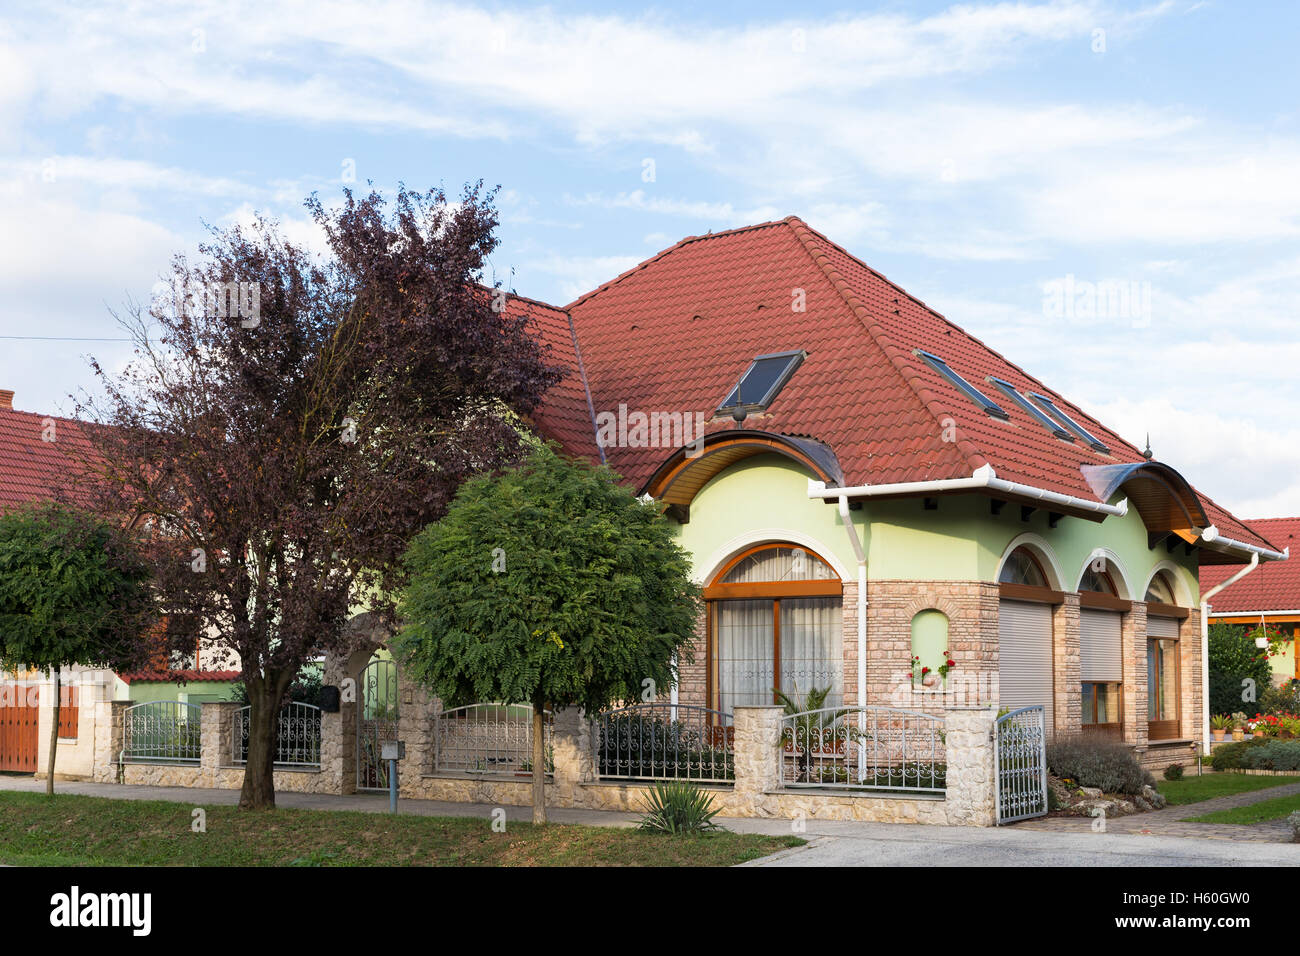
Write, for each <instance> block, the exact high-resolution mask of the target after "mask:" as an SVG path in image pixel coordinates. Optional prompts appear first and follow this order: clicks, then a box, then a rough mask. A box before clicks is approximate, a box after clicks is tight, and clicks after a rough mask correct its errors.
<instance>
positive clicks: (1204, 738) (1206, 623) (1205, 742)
mask: <svg viewBox="0 0 1300 956" xmlns="http://www.w3.org/2000/svg"><path fill="white" fill-rule="evenodd" d="M1206 530H1213V528H1209V529H1206ZM1210 540H1213V539H1212V538H1211V539H1210ZM1220 540H1224V539H1220ZM1261 550H1263V549H1260V548H1256V549H1255V553H1254V554H1252V555H1251V556H1250V564H1248V565H1246V566H1245V567H1244V568H1242V569H1241V570H1240V571H1238V572H1237V573H1236V574H1234V575H1233V576H1232V577H1230V578H1228V580H1226V581H1224V582H1223V583H1222V584H1216V585H1215V586H1214V587H1212V588H1210V590H1208V591H1206V592H1205V593H1204V594H1202V595H1201V753H1203V754H1208V753H1209V752H1210V598H1212V597H1214V596H1215V595H1216V594H1218V593H1219V592H1220V591H1222V590H1223V589H1224V588H1226V587H1227V586H1228V585H1230V584H1236V583H1237V582H1238V581H1240V580H1241V579H1242V578H1244V577H1245V576H1246V575H1248V574H1250V572H1251V571H1254V570H1255V569H1256V568H1257V567H1259V552H1260V551H1261ZM1290 550H1291V549H1290V548H1287V552H1288V553H1289V552H1290ZM1274 553H1275V554H1276V552H1274Z"/></svg>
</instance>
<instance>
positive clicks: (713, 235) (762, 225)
mask: <svg viewBox="0 0 1300 956" xmlns="http://www.w3.org/2000/svg"><path fill="white" fill-rule="evenodd" d="M790 218H792V217H786V218H785V219H773V220H772V221H770V222H758V223H754V224H753V225H749V226H737V227H736V228H735V229H723V230H721V231H720V232H709V233H705V234H704V235H702V236H687V237H686V238H684V239H679V240H678V241H677V242H675V243H673V244H672V245H671V246H669V247H668V248H667V249H662V250H660V251H659V252H656V253H655V254H654V255H653V256H651V257H650V258H649V259H645V260H643V261H641V262H638V263H637V264H636V265H634V266H633V267H632V268H631V269H627V270H625V271H623V272H620V273H619V274H618V275H616V276H614V278H612V279H610V280H609V281H608V282H602V283H601V284H600V285H598V286H596V288H594V289H592V290H591V291H590V292H584V293H583V294H582V295H580V296H578V298H576V299H574V300H573V301H572V302H570V303H569V304H568V305H566V306H564V307H563V310H562V311H567V310H569V309H573V308H576V307H577V306H579V305H582V304H583V303H585V302H586V301H587V300H588V299H590V298H592V297H593V296H595V295H598V294H599V293H601V292H604V291H605V290H606V289H608V288H610V287H612V286H615V285H617V284H618V283H620V282H622V281H623V280H624V279H626V278H627V277H628V276H630V275H634V274H635V273H637V272H640V271H641V270H642V269H645V268H646V267H648V266H651V265H653V264H654V263H656V262H658V261H659V260H660V259H662V258H663V257H664V256H666V255H668V254H669V253H670V252H674V251H676V250H677V249H680V248H681V247H682V246H685V245H689V244H690V243H692V242H704V241H706V240H709V239H719V238H721V237H723V236H734V235H736V234H737V233H741V232H749V231H751V230H754V229H769V228H771V227H772V226H779V225H781V224H782V223H785V222H789V220H790Z"/></svg>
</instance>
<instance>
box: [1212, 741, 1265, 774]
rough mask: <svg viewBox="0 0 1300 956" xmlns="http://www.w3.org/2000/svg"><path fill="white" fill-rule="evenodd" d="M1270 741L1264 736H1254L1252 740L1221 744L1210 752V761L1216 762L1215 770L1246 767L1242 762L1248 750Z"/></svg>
mask: <svg viewBox="0 0 1300 956" xmlns="http://www.w3.org/2000/svg"><path fill="white" fill-rule="evenodd" d="M1268 742H1269V741H1267V740H1265V739H1264V738H1263V737H1253V738H1251V739H1250V740H1240V741H1236V742H1234V743H1230V744H1220V745H1219V746H1217V747H1215V748H1214V751H1213V753H1211V754H1210V762H1211V763H1213V764H1214V769H1215V770H1241V769H1243V768H1244V767H1245V764H1243V763H1242V759H1243V756H1244V755H1245V754H1246V753H1247V752H1248V751H1250V750H1254V749H1255V748H1257V747H1262V746H1264V745H1265V744H1266V743H1268Z"/></svg>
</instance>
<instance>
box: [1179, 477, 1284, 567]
mask: <svg viewBox="0 0 1300 956" xmlns="http://www.w3.org/2000/svg"><path fill="white" fill-rule="evenodd" d="M1192 491H1194V492H1195V493H1196V495H1197V497H1198V498H1200V499H1201V500H1202V501H1203V502H1205V503H1206V504H1208V505H1210V506H1211V507H1213V508H1216V509H1218V510H1219V511H1222V512H1223V513H1224V514H1225V515H1227V516H1228V517H1229V518H1231V519H1232V520H1233V521H1236V522H1237V523H1238V524H1239V525H1241V527H1242V529H1243V530H1245V531H1248V532H1250V533H1251V534H1253V535H1254V536H1255V537H1256V538H1258V539H1259V540H1260V541H1263V542H1264V544H1266V545H1268V547H1269V548H1271V549H1272V550H1274V551H1277V552H1278V553H1279V554H1280V553H1281V552H1282V549H1281V548H1279V547H1278V546H1277V545H1275V544H1273V542H1271V541H1269V540H1268V538H1266V537H1264V536H1263V535H1262V534H1260V533H1259V532H1258V531H1256V530H1255V528H1253V527H1252V526H1251V524H1252V521H1251V520H1248V519H1245V518H1238V517H1237V516H1236V515H1234V514H1233V513H1232V512H1231V511H1230V510H1229V509H1227V508H1225V507H1224V506H1223V505H1221V504H1219V503H1218V502H1217V501H1215V500H1214V499H1213V498H1211V497H1210V496H1209V495H1207V494H1206V493H1205V492H1203V491H1201V490H1200V489H1199V488H1193V489H1192ZM1253 520H1264V521H1267V520H1269V519H1267V518H1264V519H1253ZM1219 530H1220V531H1222V530H1223V529H1222V528H1220V529H1219ZM1228 537H1229V538H1231V537H1232V535H1228ZM1246 543H1247V544H1249V543H1250V542H1249V541H1248V542H1246Z"/></svg>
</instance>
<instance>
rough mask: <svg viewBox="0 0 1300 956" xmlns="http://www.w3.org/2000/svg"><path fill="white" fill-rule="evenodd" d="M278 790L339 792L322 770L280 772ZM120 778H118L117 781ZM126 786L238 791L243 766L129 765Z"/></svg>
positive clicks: (241, 783) (124, 773)
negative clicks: (213, 767)
mask: <svg viewBox="0 0 1300 956" xmlns="http://www.w3.org/2000/svg"><path fill="white" fill-rule="evenodd" d="M274 776H275V789H276V791H277V792H285V793H337V792H338V790H337V788H335V787H333V786H331V784H330V781H329V778H328V776H327V775H326V774H323V773H321V772H320V771H319V770H277V771H275V774H274ZM114 779H116V778H114ZM122 782H123V783H128V784H133V785H137V786H145V787H200V788H204V789H214V790H238V789H240V788H241V787H243V785H244V768H243V767H219V768H217V769H216V770H215V771H213V770H209V769H208V768H206V767H196V766H174V765H164V764H147V763H128V764H125V765H124V766H123V777H122Z"/></svg>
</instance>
